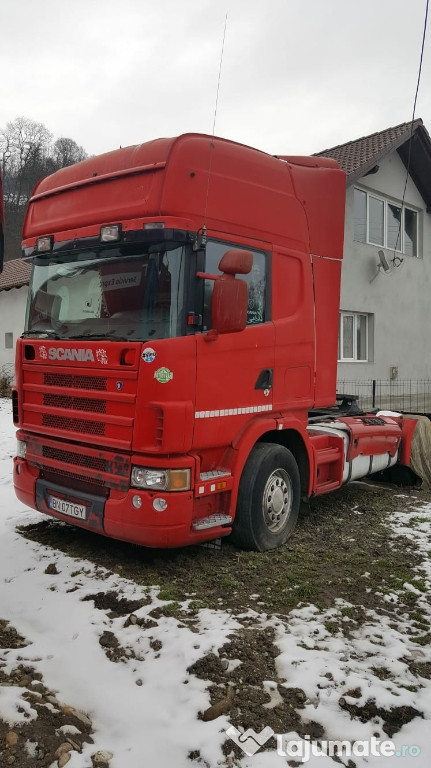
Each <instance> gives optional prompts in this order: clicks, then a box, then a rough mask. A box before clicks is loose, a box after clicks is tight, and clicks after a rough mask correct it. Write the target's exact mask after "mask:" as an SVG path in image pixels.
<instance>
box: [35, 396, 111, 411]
mask: <svg viewBox="0 0 431 768" xmlns="http://www.w3.org/2000/svg"><path fill="white" fill-rule="evenodd" d="M43 404H44V405H47V406H48V407H49V406H51V407H53V408H67V409H68V410H74V411H90V412H91V413H106V402H105V400H95V399H91V398H89V399H86V398H84V397H71V396H68V395H53V394H51V393H48V394H44V396H43Z"/></svg>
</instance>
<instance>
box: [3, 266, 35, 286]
mask: <svg viewBox="0 0 431 768" xmlns="http://www.w3.org/2000/svg"><path fill="white" fill-rule="evenodd" d="M30 272H31V265H30V264H29V263H28V262H27V261H23V260H22V259H12V260H11V261H5V263H4V265H3V272H2V273H1V274H0V291H9V290H10V289H11V288H22V286H23V285H28V283H29V280H30Z"/></svg>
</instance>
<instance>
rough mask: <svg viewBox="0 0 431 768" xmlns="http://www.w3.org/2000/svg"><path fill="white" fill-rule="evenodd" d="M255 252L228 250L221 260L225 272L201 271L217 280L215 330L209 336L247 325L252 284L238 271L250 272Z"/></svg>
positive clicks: (213, 307) (221, 270)
mask: <svg viewBox="0 0 431 768" xmlns="http://www.w3.org/2000/svg"><path fill="white" fill-rule="evenodd" d="M252 265H253V254H252V253H250V251H243V250H239V249H238V250H236V249H232V250H230V251H226V253H225V254H224V255H223V257H222V259H221V261H220V263H219V270H220V272H222V274H221V275H209V274H206V273H205V272H198V273H197V274H198V277H201V278H203V279H204V280H214V290H213V295H212V301H211V317H212V325H213V329H212V332H209V334H207V338H214V337H215V336H216V335H217V334H218V333H237V332H238V331H243V330H244V328H245V327H246V325H247V307H248V287H247V283H246V282H245V280H241V279H239V278H237V277H235V275H237V274H241V275H246V274H248V273H249V272H250V271H251V268H252Z"/></svg>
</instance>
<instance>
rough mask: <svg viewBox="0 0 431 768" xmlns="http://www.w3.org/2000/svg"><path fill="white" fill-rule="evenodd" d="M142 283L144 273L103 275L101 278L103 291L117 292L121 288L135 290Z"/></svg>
mask: <svg viewBox="0 0 431 768" xmlns="http://www.w3.org/2000/svg"><path fill="white" fill-rule="evenodd" d="M141 282H142V272H122V273H117V272H115V274H114V273H111V274H110V275H103V276H101V278H100V285H101V288H102V291H105V292H106V291H116V290H118V289H119V288H133V286H137V285H140V284H141Z"/></svg>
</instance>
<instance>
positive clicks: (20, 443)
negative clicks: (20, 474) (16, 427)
mask: <svg viewBox="0 0 431 768" xmlns="http://www.w3.org/2000/svg"><path fill="white" fill-rule="evenodd" d="M26 453H27V443H25V442H24V440H17V443H16V455H17V456H18V458H19V459H25V454H26Z"/></svg>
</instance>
